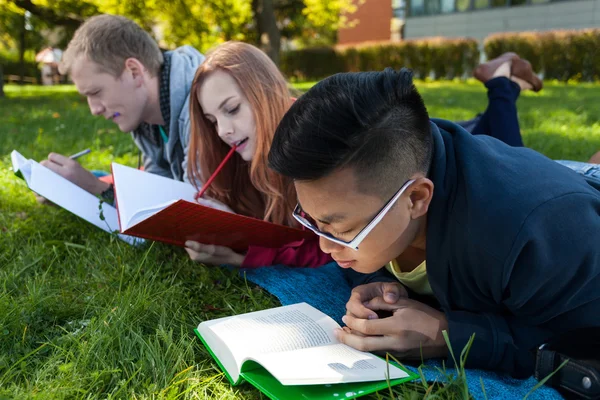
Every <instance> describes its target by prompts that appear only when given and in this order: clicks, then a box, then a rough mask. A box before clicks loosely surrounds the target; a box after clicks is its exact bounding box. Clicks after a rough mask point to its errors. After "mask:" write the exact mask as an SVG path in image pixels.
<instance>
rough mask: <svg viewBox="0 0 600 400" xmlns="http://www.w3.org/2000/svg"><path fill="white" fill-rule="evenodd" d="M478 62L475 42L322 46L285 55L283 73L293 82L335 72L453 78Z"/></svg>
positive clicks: (460, 75)
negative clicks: (394, 71)
mask: <svg viewBox="0 0 600 400" xmlns="http://www.w3.org/2000/svg"><path fill="white" fill-rule="evenodd" d="M478 62H479V50H478V45H477V41H476V40H474V39H444V38H432V39H423V40H407V41H402V42H393V43H383V44H382V43H380V44H374V45H373V44H371V45H366V46H360V47H346V48H342V47H338V48H331V47H321V48H308V49H302V50H294V51H288V52H284V53H283V54H282V57H281V64H280V68H281V70H282V72H283V73H284V74H285V75H286V76H287V77H288V78H292V79H298V80H319V79H323V78H325V77H327V76H330V75H333V74H335V73H338V72H356V71H381V70H383V69H384V68H386V67H393V68H400V67H409V68H411V69H412V70H413V71H414V73H415V75H416V76H417V77H421V78H425V77H428V76H433V77H435V78H436V79H452V78H457V77H459V78H460V77H464V76H467V75H469V74H471V72H472V70H473V68H475V66H476V65H477V63H478Z"/></svg>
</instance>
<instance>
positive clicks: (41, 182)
mask: <svg viewBox="0 0 600 400" xmlns="http://www.w3.org/2000/svg"><path fill="white" fill-rule="evenodd" d="M10 156H11V160H12V165H13V171H14V172H15V174H16V175H17V176H18V177H20V178H22V179H23V180H24V181H25V183H26V184H27V186H28V187H29V189H31V190H33V191H34V192H35V193H37V194H39V195H40V196H42V197H45V198H46V199H48V200H50V201H51V202H53V203H54V204H56V205H57V206H59V207H62V208H64V209H65V210H67V211H69V212H71V213H73V214H75V215H77V216H78V217H81V218H83V219H84V220H86V221H88V222H89V223H92V224H94V225H96V226H97V227H98V228H100V229H102V230H104V231H106V232H110V233H112V232H118V231H119V223H118V220H117V210H116V209H115V208H114V207H112V206H110V205H108V204H106V203H102V205H101V206H100V199H99V198H98V197H96V196H94V195H93V194H91V193H89V192H87V191H85V190H84V189H82V188H80V187H79V186H77V185H75V184H74V183H72V182H71V181H69V180H67V179H65V178H63V177H62V176H60V175H58V174H57V173H55V172H54V171H52V170H50V169H48V168H46V167H44V166H43V165H41V164H39V163H37V162H36V161H34V160H29V159H26V158H25V157H23V155H21V154H20V153H19V152H18V151H16V150H13V151H12V153H11V154H10ZM102 218H104V219H102ZM118 237H119V238H120V239H122V240H123V241H125V242H127V243H129V244H139V243H142V242H143V240H140V239H138V238H135V237H131V236H127V235H121V234H119V235H118Z"/></svg>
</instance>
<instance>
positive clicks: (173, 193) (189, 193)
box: [112, 163, 196, 232]
mask: <svg viewBox="0 0 600 400" xmlns="http://www.w3.org/2000/svg"><path fill="white" fill-rule="evenodd" d="M112 172H113V179H114V185H115V195H116V200H117V207H118V208H119V218H120V222H121V232H123V231H126V230H127V229H129V228H131V227H132V226H134V225H136V224H138V223H140V222H142V221H143V220H145V219H147V218H149V217H151V216H152V215H154V214H156V213H157V212H159V211H160V210H162V209H164V208H166V207H168V206H170V205H171V204H173V203H175V202H176V201H178V200H187V201H191V202H195V200H194V196H195V194H196V189H195V188H194V186H192V185H191V184H189V183H185V182H179V181H176V180H174V179H170V178H165V177H164V176H160V175H156V174H151V173H149V172H144V171H140V170H138V169H135V168H131V167H126V166H125V165H121V164H117V163H112Z"/></svg>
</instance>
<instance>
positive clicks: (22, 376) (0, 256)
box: [0, 82, 600, 399]
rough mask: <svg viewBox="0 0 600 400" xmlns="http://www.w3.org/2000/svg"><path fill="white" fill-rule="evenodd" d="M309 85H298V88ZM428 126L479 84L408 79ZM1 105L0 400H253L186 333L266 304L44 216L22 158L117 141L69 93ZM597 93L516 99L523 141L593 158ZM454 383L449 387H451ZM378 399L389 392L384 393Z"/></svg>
mask: <svg viewBox="0 0 600 400" xmlns="http://www.w3.org/2000/svg"><path fill="white" fill-rule="evenodd" d="M308 86H310V84H308V85H306V86H304V87H303V88H302V89H306V88H307V87H308ZM418 86H419V88H420V89H421V91H422V93H423V95H424V97H425V99H426V104H427V105H428V107H429V110H430V114H431V115H432V116H435V117H442V118H448V119H452V120H458V119H468V118H471V117H472V116H473V115H474V114H475V113H476V112H479V111H483V107H484V106H485V104H486V98H485V92H484V89H483V87H482V86H481V85H480V84H478V83H476V82H467V83H456V82H441V83H419V84H418ZM5 89H6V92H7V98H5V99H0V129H1V133H0V399H3V398H19V399H49V398H50V399H71V398H90V399H92V398H93V399H95V398H110V399H112V398H135V399H145V398H153V399H154V398H156V399H163V398H164V399H187V398H206V397H210V398H219V399H229V398H247V399H256V398H260V394H259V393H258V392H257V391H256V390H254V389H253V388H252V387H251V386H249V385H242V386H240V387H236V388H232V387H231V386H230V385H229V384H228V383H227V381H226V379H225V378H224V376H223V374H222V373H221V372H220V371H219V370H218V368H217V367H216V365H215V364H214V363H213V362H212V360H211V359H210V356H209V354H208V353H207V352H206V350H205V349H204V348H203V346H202V345H201V344H200V341H199V340H197V339H196V338H195V336H194V334H193V331H192V329H193V328H194V327H195V326H196V325H197V324H198V323H199V322H200V321H202V320H205V319H211V318H217V317H220V316H224V315H230V314H234V313H244V312H250V311H254V310H259V309H264V308H268V307H273V306H276V305H277V304H278V303H277V301H276V300H275V299H274V298H273V297H272V296H271V295H269V294H268V293H266V292H265V291H263V290H261V289H260V288H257V287H254V286H252V285H249V284H247V283H246V282H245V281H244V280H243V279H242V278H240V277H239V276H238V274H237V273H236V272H235V271H229V270H226V269H223V268H216V267H206V266H201V265H197V264H194V263H192V262H190V261H189V260H188V258H187V256H186V254H185V253H184V252H183V251H182V250H181V249H177V248H173V247H171V246H167V245H162V244H158V243H155V244H153V245H152V246H150V247H149V248H146V249H135V248H131V247H130V246H128V245H126V244H124V243H121V242H120V241H117V240H115V239H113V238H111V237H110V236H109V235H106V234H105V233H104V232H102V231H100V230H98V229H95V228H94V227H92V226H90V225H89V224H86V223H84V222H82V221H80V220H78V219H77V218H76V217H74V216H72V215H70V214H68V213H67V212H64V211H62V210H60V209H57V208H54V207H45V206H44V207H43V206H39V205H38V204H37V203H36V201H35V199H34V196H33V194H32V193H31V192H30V191H29V190H28V189H27V188H26V187H25V185H24V184H23V182H21V181H20V180H17V179H15V177H14V176H13V174H12V171H11V170H10V162H9V161H10V160H9V158H10V157H9V154H10V151H11V150H13V149H17V150H19V151H20V152H21V153H22V154H24V155H25V156H27V157H31V158H35V159H42V158H44V157H45V156H46V155H47V154H48V153H49V152H50V151H58V152H61V153H66V154H72V153H75V152H77V151H79V150H82V149H84V148H87V147H90V148H91V149H92V150H93V152H92V153H91V154H89V155H87V156H85V157H83V158H82V159H81V162H82V163H83V164H84V165H85V166H86V167H88V168H91V169H104V170H106V169H107V168H108V167H109V165H110V163H111V162H112V161H117V162H120V163H123V164H126V165H132V166H135V165H136V162H137V152H136V151H135V147H134V144H133V141H132V140H131V138H130V137H129V135H127V134H123V133H121V132H119V131H118V130H117V129H116V128H115V127H114V125H112V124H110V123H108V122H107V121H104V120H103V119H101V118H94V117H92V116H90V114H89V111H88V109H87V105H86V103H85V100H83V99H81V98H80V97H79V96H78V95H77V94H76V93H75V92H74V89H73V88H72V87H70V86H64V87H59V88H42V87H24V88H21V87H17V86H11V85H9V86H7V87H6V88H5ZM599 99H600V86H598V85H563V84H549V85H547V87H546V88H545V89H544V91H543V92H541V93H540V94H526V95H524V96H522V98H521V99H520V100H519V113H520V119H521V123H522V130H523V135H524V140H525V143H526V145H528V146H530V147H533V148H534V149H536V150H539V151H541V152H542V153H544V154H546V155H548V156H549V157H551V158H554V159H560V158H564V159H574V160H586V159H587V158H588V157H589V156H590V155H591V154H593V153H594V152H595V151H596V150H600V122H599V121H600V100H599ZM459 378H460V377H459ZM452 385H454V386H453V387H450V388H448V387H445V388H442V387H440V386H439V385H437V386H435V385H434V386H429V387H425V386H423V385H421V384H419V383H414V384H410V385H407V386H406V387H404V388H402V392H396V395H397V396H400V397H403V398H421V397H423V393H424V392H425V391H426V390H427V393H429V396H430V397H435V396H436V394H439V396H438V397H443V398H464V390H463V389H464V388H463V387H462V386H461V385H462V384H461V382H460V379H458V380H456V381H455V382H453V383H452ZM451 389H452V390H451ZM381 395H382V396H387V393H382V394H381Z"/></svg>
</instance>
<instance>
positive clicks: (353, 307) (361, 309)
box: [346, 291, 377, 319]
mask: <svg viewBox="0 0 600 400" xmlns="http://www.w3.org/2000/svg"><path fill="white" fill-rule="evenodd" d="M346 314H350V315H354V316H355V317H357V318H364V319H375V318H377V314H376V313H375V312H374V311H373V310H371V309H369V308H368V307H365V305H364V303H363V301H361V295H360V294H359V293H357V292H354V291H353V292H352V294H351V295H350V300H348V302H347V303H346Z"/></svg>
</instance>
